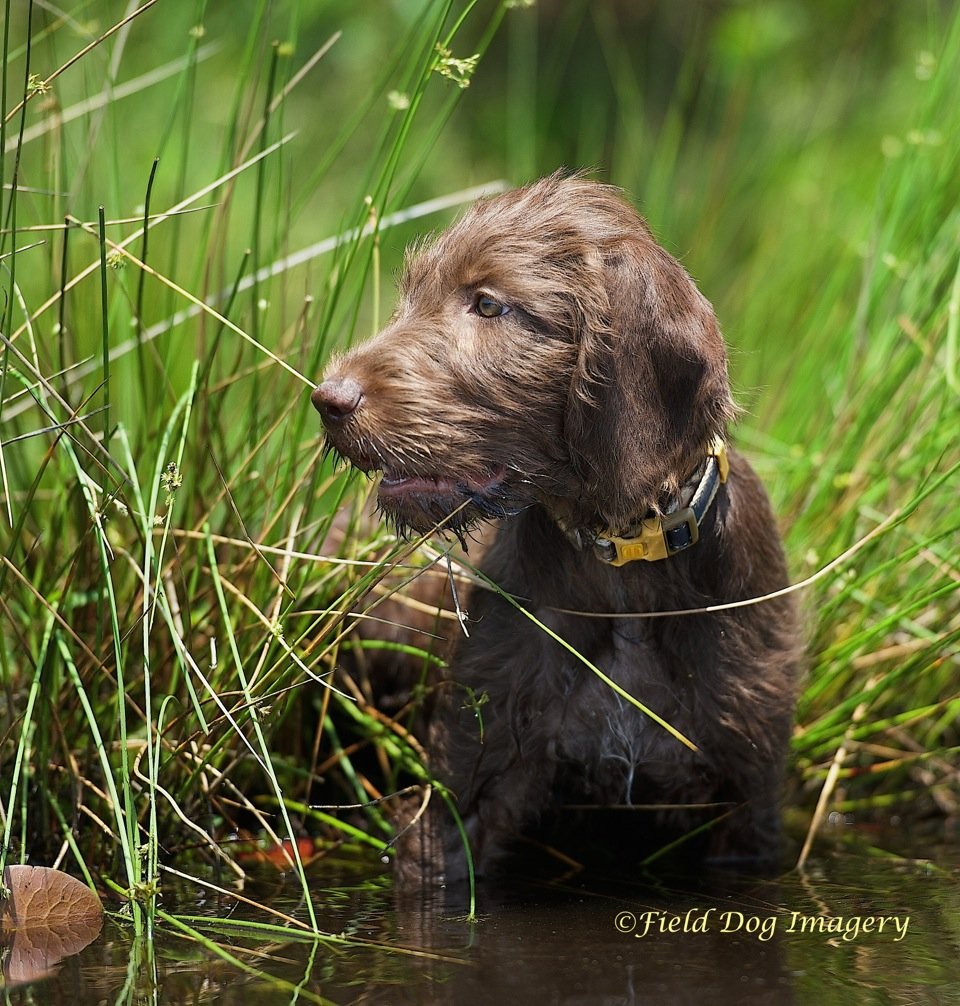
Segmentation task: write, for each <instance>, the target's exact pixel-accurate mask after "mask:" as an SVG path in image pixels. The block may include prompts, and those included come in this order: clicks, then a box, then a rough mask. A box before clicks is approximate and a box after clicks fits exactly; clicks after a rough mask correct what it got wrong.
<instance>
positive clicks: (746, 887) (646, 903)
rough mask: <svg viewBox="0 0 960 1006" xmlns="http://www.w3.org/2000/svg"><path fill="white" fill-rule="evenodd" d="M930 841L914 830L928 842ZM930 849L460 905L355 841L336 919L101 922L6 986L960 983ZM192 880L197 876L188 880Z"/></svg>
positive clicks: (805, 992) (196, 908) (903, 996)
mask: <svg viewBox="0 0 960 1006" xmlns="http://www.w3.org/2000/svg"><path fill="white" fill-rule="evenodd" d="M914 851H915V852H916V850H914ZM922 851H923V855H924V857H925V861H922V860H919V859H917V858H911V859H907V858H902V857H898V856H893V855H888V854H878V852H877V850H876V849H871V848H869V847H866V846H864V844H863V843H862V842H861V843H859V844H858V846H857V848H855V849H852V850H851V849H849V848H848V850H847V851H843V850H841V849H838V850H835V851H832V852H829V853H827V854H824V855H821V857H820V858H818V859H816V860H814V861H812V862H811V863H810V864H809V866H808V870H807V872H806V874H805V875H802V876H801V875H798V874H796V873H791V874H788V875H786V876H784V877H781V878H779V879H777V880H764V881H758V880H756V879H737V878H732V877H729V876H715V877H711V878H707V879H704V878H700V880H699V881H698V882H697V883H693V882H691V879H690V878H689V877H687V878H669V877H663V876H661V877H658V878H653V877H646V878H638V877H635V876H634V877H631V878H627V877H621V878H616V877H609V876H607V877H603V878H597V877H591V878H587V877H584V876H582V875H581V876H574V877H566V878H555V879H554V880H552V881H550V882H537V883H533V882H519V881H516V882H512V883H511V884H510V885H507V886H504V887H500V888H497V889H488V890H483V891H481V896H480V903H479V906H478V909H479V916H480V917H479V919H478V921H476V922H472V923H471V922H467V921H464V919H463V918H462V914H461V913H462V911H463V906H462V905H457V904H455V903H450V902H449V901H441V900H438V899H426V900H421V901H418V902H417V903H399V904H398V903H397V901H396V899H395V896H394V893H393V891H392V887H391V884H390V880H389V877H387V876H386V875H384V874H383V873H382V872H381V871H380V870H379V869H378V868H377V867H376V865H374V864H371V863H369V862H364V861H362V860H361V861H357V860H353V861H350V860H341V861H340V862H338V863H333V862H329V861H328V862H324V863H320V864H318V865H316V866H315V867H313V868H312V871H311V877H312V880H313V885H314V891H315V904H316V906H317V909H318V912H319V914H320V921H321V925H322V927H323V929H324V930H325V931H326V932H329V933H334V934H342V935H343V936H344V937H346V938H347V941H346V942H345V943H343V944H338V945H330V944H324V943H315V942H302V941H298V940H293V939H287V938H285V937H284V936H282V935H280V934H277V933H276V932H274V933H271V934H269V935H265V934H262V933H260V934H249V935H243V934H242V932H240V931H239V930H236V929H229V930H228V929H222V930H220V931H219V932H218V933H216V934H215V935H214V938H215V939H216V941H217V943H218V944H219V946H220V948H221V950H222V951H223V952H224V953H228V954H229V955H231V957H232V960H226V959H224V957H223V956H218V955H217V954H216V953H214V952H213V951H212V950H211V949H210V948H206V947H203V946H200V945H198V944H197V943H196V942H193V941H190V940H188V939H184V938H182V937H180V936H177V935H175V934H173V933H172V932H171V931H170V930H169V929H162V930H161V931H159V932H158V934H157V935H156V937H155V939H154V940H153V942H152V944H150V943H146V942H144V943H141V944H139V945H134V944H132V943H131V941H130V939H129V933H128V930H127V929H125V928H124V927H122V926H119V925H117V924H116V923H115V922H113V921H110V920H108V922H107V924H106V925H105V926H104V930H103V932H102V934H101V935H100V937H99V938H98V939H97V940H96V941H95V942H94V943H93V944H92V945H91V946H90V947H88V948H87V949H86V950H84V951H83V952H82V953H80V954H78V955H75V956H73V957H70V958H67V959H66V960H65V961H64V962H63V963H62V964H61V965H60V967H59V970H58V971H57V972H56V973H55V974H54V975H53V976H52V977H49V978H47V979H46V980H44V981H43V982H40V983H35V984H33V985H29V986H25V987H24V986H21V987H17V988H10V987H9V986H8V987H7V989H6V991H5V999H6V1001H7V1002H9V1003H21V1002H22V1003H38V1004H39V1003H50V1004H60V1003H64V1004H70V1006H78V1004H87V1003H118V1004H120V1003H123V1004H133V1003H153V1004H158V1006H159V1004H178V1006H179V1004H182V1003H204V1004H206V1003H211V1004H212V1003H222V1004H233V1003H237V1004H243V1006H253V1004H261V1003H262V1004H278V1006H279V1004H281V1003H283V1004H287V1003H294V1002H296V1003H300V1002H318V1001H319V1002H331V1003H337V1004H347V1003H370V1004H374V1003H377V1004H379V1003H383V1004H391V1006H392V1004H405V1003H423V1004H434V1003H436V1004H447V1003H450V1004H454V1003H456V1004H460V1003H463V1004H470V1006H472V1004H478V1006H482V1004H486V1003H491V1004H495V1006H508V1004H514V1003H536V1004H537V1006H540V1004H565V1006H566V1004H571V1006H572V1004H577V1006H580V1004H588V1003H589V1004H621V1003H622V1004H641V1003H643V1004H646V1003H651V1004H653V1003H657V1004H662V1003H665V1004H674V1003H677V1004H679V1003H684V1004H686V1003H696V1004H700V1003H706V1002H709V1003H711V1004H714V1003H717V1004H726V1003H730V1004H733V1003H737V1004H741V1003H747V1004H750V1003H758V1004H759V1003H763V1004H766V1003H770V1004H790V1003H797V1004H806V1003H816V1004H818V1006H819V1004H830V1003H845V1004H846V1003H857V1004H872V1003H877V1004H886V1003H904V1004H907V1003H909V1004H917V1003H931V1004H938V1006H939V1004H941V1003H960V846H958V845H957V844H955V843H954V844H951V845H949V846H939V847H937V846H930V847H927V848H925V849H923V850H922ZM245 894H246V895H247V896H248V897H251V898H254V899H257V900H261V901H263V902H264V903H268V904H270V905H271V906H272V907H274V908H276V909H278V910H280V911H284V912H288V913H290V914H294V915H296V916H297V917H299V918H303V917H304V912H303V911H302V908H298V905H297V902H296V885H295V884H294V883H293V881H292V880H290V879H289V878H287V879H285V878H283V877H281V876H280V875H278V874H275V873H267V872H264V873H262V874H260V875H259V876H258V877H257V878H255V879H254V880H253V881H252V882H251V883H249V884H248V885H247V887H246V890H245ZM180 897H181V898H182V897H183V895H180ZM171 900H172V901H176V900H178V897H177V892H176V891H168V894H167V902H168V903H167V906H166V907H167V908H168V909H171V908H177V909H179V910H180V911H181V912H184V913H187V912H189V913H191V914H208V915H210V916H212V917H220V918H232V919H233V920H234V921H238V920H239V919H240V918H242V917H243V915H246V916H247V917H248V918H257V919H258V920H261V921H262V919H263V915H262V914H260V913H253V912H251V911H250V910H244V911H243V912H240V911H239V910H238V909H237V907H236V906H228V904H227V903H226V902H221V901H216V900H210V899H206V900H205V901H204V902H202V903H197V902H195V901H194V902H193V903H189V902H186V901H181V903H180V904H178V905H174V904H171V903H170V902H171Z"/></svg>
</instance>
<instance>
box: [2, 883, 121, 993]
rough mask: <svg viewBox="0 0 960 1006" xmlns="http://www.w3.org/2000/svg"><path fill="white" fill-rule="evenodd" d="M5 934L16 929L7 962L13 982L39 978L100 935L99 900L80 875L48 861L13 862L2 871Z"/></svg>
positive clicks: (6, 936)
mask: <svg viewBox="0 0 960 1006" xmlns="http://www.w3.org/2000/svg"><path fill="white" fill-rule="evenodd" d="M3 886H4V887H5V888H6V891H7V897H6V898H4V899H3V900H0V938H3V939H4V942H6V940H7V939H9V938H10V935H11V934H12V940H11V941H10V950H9V953H8V954H7V956H6V960H5V961H4V966H3V971H4V978H5V979H6V981H7V983H8V984H9V985H19V984H21V983H23V982H30V981H36V980H37V979H38V978H43V977H44V976H45V975H47V974H49V973H50V972H51V971H52V970H53V968H54V967H56V965H57V964H58V963H59V962H60V961H61V960H62V959H63V958H64V957H69V956H70V955H71V954H76V953H79V952H80V951H81V950H83V948H84V947H85V946H87V945H88V944H89V943H92V942H93V941H94V940H95V939H96V938H97V936H99V934H100V927H101V926H102V925H103V907H102V906H101V904H100V899H99V898H98V897H97V896H96V894H94V893H93V891H91V890H90V888H89V887H87V886H86V885H85V884H82V883H81V882H80V881H79V880H77V879H76V878H75V877H71V876H70V875H69V874H66V873H61V872H60V871H59V870H51V869H50V868H49V867H46V866H10V867H7V869H6V870H4V872H3Z"/></svg>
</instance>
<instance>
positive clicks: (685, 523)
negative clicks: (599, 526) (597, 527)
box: [593, 437, 730, 566]
mask: <svg viewBox="0 0 960 1006" xmlns="http://www.w3.org/2000/svg"><path fill="white" fill-rule="evenodd" d="M729 474H730V461H729V459H728V458H727V447H726V444H724V442H723V440H721V439H720V438H719V437H718V438H717V439H716V440H714V441H713V443H711V444H710V446H709V448H708V449H707V459H706V464H705V465H704V470H703V475H702V476H701V477H700V481H699V482H698V483H697V487H696V489H694V491H693V495H692V496H691V498H690V502H689V504H688V505H687V506H685V507H681V508H680V509H679V510H676V511H674V512H673V513H670V514H664V516H662V517H649V518H647V519H646V520H643V521H641V522H640V524H639V526H638V527H636V528H634V529H633V530H636V531H637V533H636V534H634V535H627V536H621V535H615V534H612V533H611V532H610V531H600V532H599V533H598V534H597V536H596V538H595V540H594V543H593V548H594V552H595V553H596V555H597V557H598V558H599V559H601V560H602V561H603V562H606V563H608V564H609V565H611V566H624V565H626V564H627V563H628V562H636V561H638V560H644V561H646V562H657V561H658V560H660V559H667V558H669V557H670V556H673V555H676V554H677V553H678V552H683V551H684V550H686V549H688V548H690V546H691V545H695V544H696V543H697V541H698V540H699V538H700V523H701V521H702V520H703V518H704V515H705V514H706V512H707V511H708V510H709V509H710V505H711V504H712V503H713V500H714V497H715V496H716V495H717V489H718V488H719V487H720V484H721V483H723V482H726V481H727V476H728V475H729Z"/></svg>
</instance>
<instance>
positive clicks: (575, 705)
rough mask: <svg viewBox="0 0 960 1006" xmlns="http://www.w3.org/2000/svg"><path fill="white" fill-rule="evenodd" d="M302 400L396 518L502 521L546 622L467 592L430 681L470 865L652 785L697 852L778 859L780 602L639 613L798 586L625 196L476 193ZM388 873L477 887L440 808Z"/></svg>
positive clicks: (660, 256) (699, 299)
mask: <svg viewBox="0 0 960 1006" xmlns="http://www.w3.org/2000/svg"><path fill="white" fill-rule="evenodd" d="M313 402H314V404H315V405H316V407H317V409H318V410H319V411H320V414H321V416H322V417H323V423H324V426H325V428H326V435H327V438H328V440H329V443H330V444H331V445H332V447H333V448H334V449H335V450H336V452H337V453H338V454H340V455H341V456H342V457H344V458H347V459H349V461H350V462H351V463H352V464H353V465H355V466H356V467H358V468H360V469H362V470H363V471H365V472H371V471H374V470H378V471H380V472H381V473H382V476H381V481H380V485H379V492H378V501H379V506H380V508H381V509H382V511H383V513H384V514H385V515H386V517H387V518H388V519H390V520H391V521H393V522H394V523H395V524H396V526H397V527H398V529H399V530H400V531H401V532H403V531H408V530H409V531H415V532H426V531H429V529H430V528H432V527H434V526H439V527H441V528H443V529H446V530H448V531H452V532H453V533H455V534H457V535H460V536H462V535H463V534H464V533H466V532H467V531H469V529H470V528H472V527H473V526H474V525H475V524H476V523H477V522H479V521H485V520H490V519H494V520H497V521H498V522H499V527H498V530H497V534H496V537H495V539H494V540H493V542H492V544H491V546H490V547H489V549H488V550H487V552H486V554H485V556H484V558H483V561H482V565H481V569H482V572H483V573H484V574H485V575H486V576H487V577H489V579H490V580H492V581H493V582H494V583H495V584H497V585H498V586H499V587H500V588H501V589H502V590H503V591H505V592H506V593H507V594H509V595H511V596H512V597H513V598H515V599H516V600H517V601H518V603H519V604H520V605H522V606H523V608H525V609H526V611H527V612H529V613H530V614H532V615H533V616H534V617H535V619H536V621H534V620H532V619H531V618H530V617H528V615H527V614H525V613H524V611H521V610H520V609H519V608H518V607H517V606H516V605H514V604H512V603H511V602H510V600H508V599H506V598H504V597H502V596H500V595H499V594H498V593H496V592H495V591H492V590H484V589H474V590H473V592H472V596H471V597H470V598H469V601H468V603H467V605H466V606H467V608H468V609H469V613H470V616H471V628H470V636H469V638H461V639H459V640H458V641H457V642H456V644H455V647H454V650H453V653H452V656H451V659H450V664H449V670H448V672H447V679H448V680H447V682H446V683H445V685H444V686H443V687H441V688H439V689H438V690H437V702H436V708H435V709H434V712H433V719H432V725H431V730H430V738H429V740H430V754H431V759H432V762H431V767H432V770H433V771H434V773H435V774H436V776H437V778H438V779H439V780H440V781H441V782H442V783H443V784H445V786H446V787H447V788H448V790H449V793H450V794H451V796H452V798H453V799H454V800H455V804H456V809H457V812H458V814H459V816H460V818H461V820H462V824H463V827H464V829H465V834H466V836H467V838H468V839H469V845H470V851H471V853H472V856H473V861H474V863H475V864H476V865H477V867H478V868H479V871H480V872H483V871H484V870H485V869H487V868H488V867H489V866H490V864H491V863H493V862H494V861H495V860H496V859H497V858H498V857H499V856H500V855H501V854H502V852H503V851H504V850H505V849H506V847H507V846H508V845H509V843H510V841H511V840H512V839H514V838H516V837H517V836H519V835H521V834H523V833H524V832H527V831H529V830H530V829H531V828H533V827H535V826H536V825H538V824H539V823H541V822H542V819H543V818H544V817H545V816H547V815H549V814H551V813H552V812H553V811H554V810H555V809H556V808H557V807H558V806H560V805H563V804H569V803H576V804H595V805H604V806H611V805H612V806H619V807H624V806H634V805H636V804H638V803H641V802H642V803H644V804H649V803H651V802H654V801H655V802H657V803H658V804H659V805H660V806H661V807H662V808H663V809H662V810H660V811H659V812H658V813H657V815H656V823H657V825H658V826H659V827H660V828H662V829H663V828H665V829H666V832H667V834H668V835H669V836H671V837H674V836H676V835H680V834H683V833H684V832H689V831H698V835H697V837H696V839H695V840H694V841H693V842H692V843H691V845H692V846H695V847H696V849H697V852H698V854H706V855H709V856H710V857H715V858H720V859H727V858H731V857H732V858H735V859H742V860H753V861H770V860H775V859H776V856H777V848H778V831H779V828H778V820H779V815H778V811H777V801H778V791H779V781H780V776H781V769H782V762H783V759H784V753H785V750H786V747H787V743H788V739H789V734H790V726H791V719H792V712H793V703H794V686H795V680H796V674H797V667H798V657H799V651H800V647H799V637H798V631H797V625H796V619H795V614H794V611H793V608H792V605H791V602H790V600H789V599H787V598H781V599H778V600H775V601H770V602H767V603H763V604H758V605H753V606H746V607H740V608H735V609H732V610H726V611H721V612H716V613H702V614H686V615H675V616H668V617H658V618H636V617H634V618H631V617H629V616H631V615H635V614H637V613H640V614H647V613H651V612H665V611H676V610H686V609H695V608H700V607H703V606H707V605H715V604H718V603H722V602H727V601H737V600H741V599H744V598H751V597H756V596H759V595H763V594H766V593H768V592H771V591H774V590H777V589H778V588H780V587H783V586H784V585H785V584H786V583H787V574H786V568H785V564H784V557H783V552H782V548H781V545H780V539H779V535H778V533H777V528H776V523H775V521H774V518H773V516H772V514H771V512H770V506H769V503H768V501H767V497H766V494H765V492H764V490H763V487H762V486H761V484H760V482H759V480H758V479H757V477H756V475H755V474H754V472H753V471H752V469H751V468H750V466H749V465H748V464H747V462H746V461H745V460H744V459H743V458H742V457H741V456H740V455H739V454H738V453H736V452H735V451H732V450H731V451H730V452H729V462H728V459H727V451H726V448H725V446H724V441H725V437H726V425H727V422H728V421H729V420H730V419H731V418H732V417H733V415H734V413H735V408H734V405H733V403H732V401H731V398H730V393H729V387H728V383H727V373H726V354H725V351H724V345H723V341H722V339H721V336H720V332H719V329H718V327H717V322H716V319H715V317H714V314H713V310H712V309H711V307H710V304H709V303H708V302H707V301H706V300H705V298H704V297H703V296H702V295H701V294H700V292H699V291H698V290H697V288H696V286H695V285H694V283H693V281H692V280H691V279H690V277H689V276H688V275H687V273H686V272H685V271H684V270H683V268H682V267H681V266H680V265H679V263H678V262H677V261H676V260H675V259H673V258H672V257H671V256H670V255H669V254H667V252H665V251H664V250H663V249H662V248H661V247H659V245H657V243H656V242H655V241H654V239H653V238H652V236H651V234H650V231H649V230H648V228H647V226H646V225H645V224H644V222H643V221H642V220H641V219H640V218H639V217H638V216H637V214H636V213H635V212H634V211H633V209H632V208H631V207H630V206H629V205H628V204H627V203H626V202H625V201H624V200H623V199H622V197H621V196H620V194H619V192H618V191H617V190H615V189H613V188H611V187H609V186H605V185H601V184H598V183H596V182H592V181H589V180H586V179H584V178H582V177H578V176H574V177H562V176H560V175H553V176H551V177H549V178H546V179H543V180H542V181H539V182H537V183H535V184H533V185H530V186H528V187H526V188H522V189H518V190H516V191H513V192H508V193H506V194H505V195H502V196H498V197H496V198H493V199H490V200H489V201H486V202H482V203H480V204H478V205H476V206H475V207H474V208H473V209H472V210H470V211H469V212H468V213H467V214H466V215H465V216H464V217H463V218H462V219H461V220H460V221H459V222H458V223H456V224H454V225H453V226H452V227H451V228H450V229H449V230H447V231H446V232H444V233H443V234H441V235H440V236H439V237H438V238H437V239H436V240H434V241H433V242H432V243H430V244H428V245H427V246H425V247H423V248H421V249H417V250H415V251H414V252H413V253H412V254H411V255H410V256H409V258H408V261H407V264H406V269H405V274H404V277H403V281H402V284H401V293H400V301H399V305H398V307H397V309H396V312H395V314H394V316H393V318H392V320H391V321H390V323H389V324H388V325H387V326H386V328H384V329H383V331H382V332H380V334H379V335H377V336H376V337H375V338H374V339H372V340H370V341H369V342H367V343H365V344H363V345H361V346H359V347H357V348H355V349H354V350H352V351H351V352H349V353H347V354H346V356H344V357H343V358H341V359H339V360H336V361H334V362H333V363H332V364H331V365H330V367H329V369H328V371H327V374H326V377H325V379H324V381H323V383H322V384H321V385H320V386H319V387H318V388H317V389H316V390H315V391H314V393H313ZM579 612H583V613H586V614H585V615H581V614H578V613H579ZM588 615H594V616H606V617H587V616H588ZM537 622H539V623H541V624H537ZM544 627H546V629H548V630H549V632H548V631H545V628H544ZM553 634H555V636H556V637H560V638H561V639H562V640H564V641H565V642H566V643H567V644H569V647H571V648H572V650H573V651H575V652H571V649H568V648H567V647H565V646H563V645H561V643H560V642H558V641H557V639H556V638H555V636H554V635H553ZM587 662H589V665H593V668H595V669H599V670H600V671H602V672H603V674H604V675H606V676H607V678H608V679H610V680H612V682H614V683H615V686H616V688H615V687H613V686H612V685H611V684H610V680H603V679H602V678H601V677H600V676H598V675H597V674H596V673H595V670H594V669H592V668H591V666H589V665H588V663H587ZM624 693H626V696H630V697H633V698H635V699H637V700H639V702H640V703H642V704H643V706H644V707H645V709H646V710H648V711H650V712H651V713H654V714H656V715H657V716H659V717H661V718H662V719H663V720H665V721H667V723H669V724H670V725H671V726H672V727H673V728H674V729H675V730H676V731H678V732H679V733H680V734H682V735H683V737H684V738H685V739H686V740H688V741H690V742H692V743H693V745H694V747H691V746H688V745H687V744H685V743H683V742H682V741H681V740H678V739H677V737H676V736H674V735H672V734H671V733H670V732H668V730H667V729H666V728H664V726H662V725H661V724H660V723H659V722H657V720H656V719H655V718H651V716H650V715H647V713H646V712H645V711H642V710H641V709H640V708H638V707H637V706H636V705H635V704H634V703H633V702H632V701H631V700H630V698H629V697H625V694H624ZM478 702H479V705H478ZM623 819H624V818H623V815H622V814H621V815H620V817H619V820H623ZM703 825H707V827H701V826H703ZM397 865H398V869H399V871H400V875H401V877H402V878H405V879H409V880H414V881H415V882H422V881H431V882H453V881H456V880H459V879H462V878H463V877H464V876H465V875H466V872H467V856H466V852H465V849H464V845H463V842H462V838H461V834H460V831H459V829H458V827H457V825H456V823H455V821H454V817H453V815H452V814H451V813H450V811H449V809H448V808H447V807H445V806H444V804H443V802H442V801H441V800H439V799H436V798H435V799H434V801H433V802H432V803H431V807H430V811H429V812H428V813H427V814H426V815H425V816H424V818H423V819H421V820H419V821H418V822H417V823H416V824H415V826H414V827H412V828H411V829H409V831H408V832H407V833H406V834H405V836H404V838H403V840H402V841H401V843H400V847H399V854H398V864H397Z"/></svg>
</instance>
